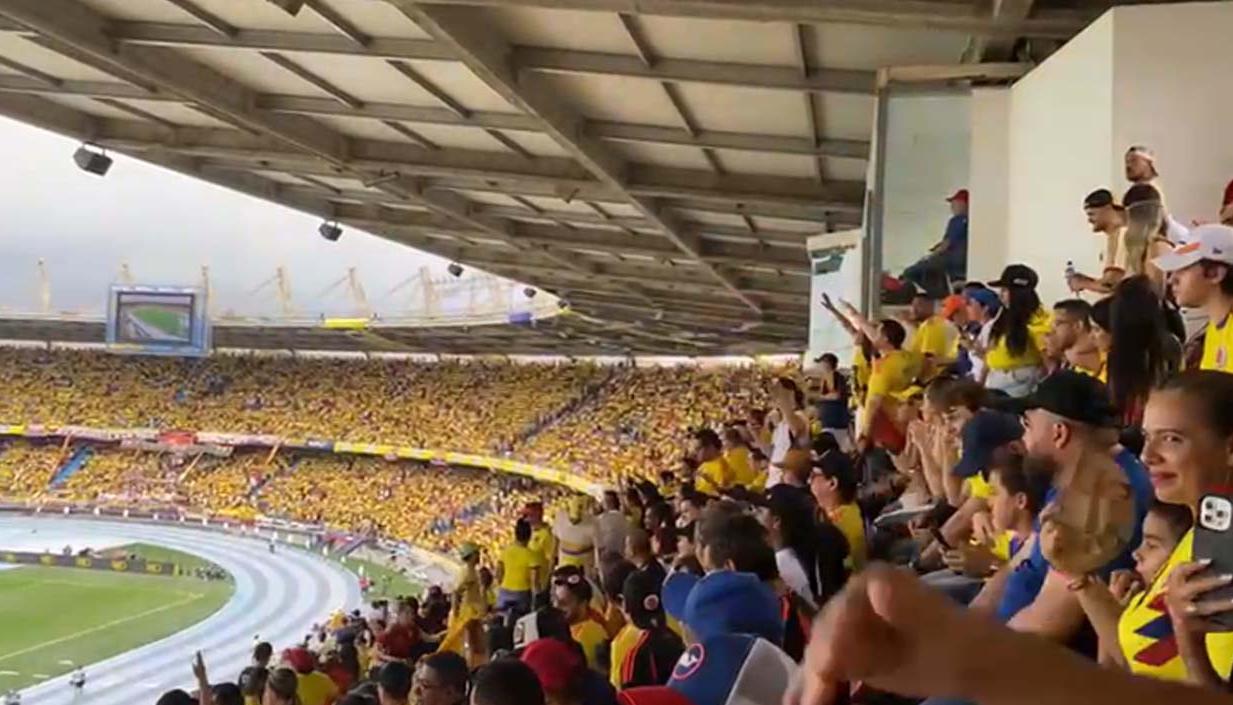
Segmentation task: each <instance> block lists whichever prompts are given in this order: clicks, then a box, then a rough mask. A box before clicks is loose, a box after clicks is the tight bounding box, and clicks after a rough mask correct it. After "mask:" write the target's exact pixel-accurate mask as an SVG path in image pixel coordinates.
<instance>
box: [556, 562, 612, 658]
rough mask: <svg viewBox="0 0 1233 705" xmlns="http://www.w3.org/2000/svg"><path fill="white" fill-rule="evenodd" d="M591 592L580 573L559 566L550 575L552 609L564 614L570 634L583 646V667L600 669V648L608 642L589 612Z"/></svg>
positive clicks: (568, 567)
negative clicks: (584, 663) (584, 664)
mask: <svg viewBox="0 0 1233 705" xmlns="http://www.w3.org/2000/svg"><path fill="white" fill-rule="evenodd" d="M592 597H594V592H593V590H592V588H591V583H590V582H589V581H587V578H586V576H585V575H584V574H583V572H582V569H580V568H577V567H575V566H561V567H560V568H557V569H556V570H555V571H554V572H553V574H552V606H553V607H555V608H557V609H558V610H560V611H561V612H563V613H564V614H565V619H566V621H568V622H569V633H570V635H571V636H572V637H573V638H574V641H576V642H578V643H579V644H581V645H582V652H583V653H584V654H585V655H586V665H587V666H589V667H590V668H592V669H595V670H601V669H600V662H599V648H600V646H601V645H602V644H604V643H605V642H607V641H608V630H607V629H605V628H604V625H603V624H601V623H600V622H599V621H597V620H596V619H595V617H594V615H593V613H592V611H591V598H592Z"/></svg>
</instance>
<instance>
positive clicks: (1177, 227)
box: [1122, 144, 1188, 274]
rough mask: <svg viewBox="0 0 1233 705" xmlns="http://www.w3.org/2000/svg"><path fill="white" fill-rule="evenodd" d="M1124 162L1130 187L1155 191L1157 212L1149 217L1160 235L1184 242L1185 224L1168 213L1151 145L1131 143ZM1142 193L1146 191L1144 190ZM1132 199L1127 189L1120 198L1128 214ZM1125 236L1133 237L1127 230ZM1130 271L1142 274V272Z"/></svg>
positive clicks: (1185, 238)
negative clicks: (1157, 224)
mask: <svg viewBox="0 0 1233 705" xmlns="http://www.w3.org/2000/svg"><path fill="white" fill-rule="evenodd" d="M1125 162H1126V180H1127V181H1129V182H1130V183H1131V184H1132V185H1131V189H1134V188H1135V187H1144V188H1149V189H1151V192H1154V193H1155V198H1154V200H1156V201H1157V202H1158V204H1159V214H1158V216H1156V215H1153V216H1152V217H1151V219H1152V220H1156V221H1157V222H1158V223H1159V224H1160V226H1161V227H1160V231H1159V232H1160V235H1161V236H1164V237H1165V238H1166V239H1167V240H1169V241H1171V242H1185V241H1186V240H1187V237H1188V234H1187V231H1186V228H1185V226H1183V225H1182V224H1181V223H1179V222H1177V220H1175V219H1174V218H1173V216H1171V215H1169V209H1168V206H1167V205H1166V204H1165V196H1164V187H1163V186H1161V184H1160V171H1159V169H1158V168H1157V166H1156V153H1155V152H1154V151H1152V148H1151V147H1146V146H1144V145H1141V144H1137V145H1132V146H1131V147H1130V148H1129V149H1127V150H1126V159H1125ZM1144 193H1148V192H1147V191H1144ZM1133 200H1135V199H1132V198H1131V197H1130V191H1129V190H1128V191H1127V192H1126V196H1124V197H1123V198H1122V204H1123V205H1124V206H1125V207H1126V209H1127V214H1128V215H1132V214H1131V213H1130V208H1131V203H1132V201H1133ZM1127 237H1133V235H1131V234H1130V233H1129V232H1128V233H1127ZM1132 273H1134V274H1142V273H1143V272H1142V271H1137V272H1132Z"/></svg>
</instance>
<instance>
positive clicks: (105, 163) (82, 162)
mask: <svg viewBox="0 0 1233 705" xmlns="http://www.w3.org/2000/svg"><path fill="white" fill-rule="evenodd" d="M90 147H91V145H89V144H82V145H81V146H80V147H78V148H77V151H76V152H73V161H74V162H76V163H77V166H78V168H80V169H81V170H82V171H88V172H90V173H91V174H97V175H99V176H106V175H107V170H108V169H110V168H111V157H109V156H107V153H106V152H104V151H103V150H102V149H101V148H99V150H98V151H97V152H96V151H94V150H93V149H90Z"/></svg>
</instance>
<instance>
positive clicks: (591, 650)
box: [569, 618, 608, 671]
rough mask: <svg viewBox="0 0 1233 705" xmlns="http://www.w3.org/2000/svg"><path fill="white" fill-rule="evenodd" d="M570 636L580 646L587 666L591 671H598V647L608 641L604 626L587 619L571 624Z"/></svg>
mask: <svg viewBox="0 0 1233 705" xmlns="http://www.w3.org/2000/svg"><path fill="white" fill-rule="evenodd" d="M569 633H570V636H572V637H574V641H576V642H578V643H579V644H581V645H582V652H583V653H584V654H586V657H587V666H589V667H590V668H592V669H593V670H596V671H598V670H599V647H600V645H601V644H603V643H604V642H606V641H608V632H607V630H605V629H604V626H603V625H602V624H600V623H599V622H596V621H595V620H593V619H590V618H587V619H584V620H582V621H581V622H578V623H577V624H571V625H570V626H569Z"/></svg>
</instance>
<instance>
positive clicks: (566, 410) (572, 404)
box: [511, 365, 622, 448]
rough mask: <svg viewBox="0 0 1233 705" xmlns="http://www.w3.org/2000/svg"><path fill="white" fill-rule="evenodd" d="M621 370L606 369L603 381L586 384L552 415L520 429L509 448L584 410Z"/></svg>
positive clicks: (616, 367) (615, 367) (615, 368)
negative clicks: (606, 372)
mask: <svg viewBox="0 0 1233 705" xmlns="http://www.w3.org/2000/svg"><path fill="white" fill-rule="evenodd" d="M621 369H622V368H620V367H618V366H616V365H613V366H612V367H610V368H609V369H608V374H606V375H604V378H603V379H601V380H599V381H598V382H594V383H592V384H588V385H587V386H586V388H585V389H583V390H582V393H581V394H579V395H578V396H576V397H574V398H573V399H570V400H569V401H567V402H565V404H564V405H562V406H561V407H560V408H558V409H556V410H554V411H553V412H552V413H549V414H545V415H544V416H543V417H542V418H540V419H538V420H536V421H534V422H532V423H531V424H529V425H527V427H526V428H524V429H522V432H520V433H519V434H518V435H517V436H516V437H515V438H514V442H513V443H512V444H511V447H512V448H517V447H519V446H521V445H523V444H525V443H527V442H528V441H530V440H531V439H532V438H534V437H535V436H537V435H539V434H540V433H543V431H544V430H545V429H547V428H550V427H552V426H555V425H556V424H557V422H558V421H560V420H561V419H563V418H565V417H567V416H569V415H570V414H573V413H574V412H576V411H578V410H579V409H583V408H585V407H586V406H588V405H589V404H592V403H594V402H595V400H596V399H598V398H599V397H600V396H601V395H602V394H603V393H604V391H605V390H606V389H607V388H608V385H609V384H611V383H612V381H613V380H614V379H616V378H617V377H618V376H619V375H620V372H621Z"/></svg>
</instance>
